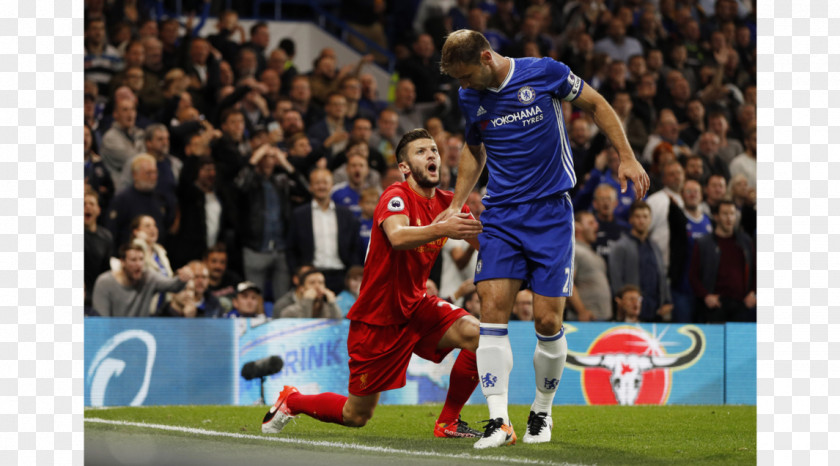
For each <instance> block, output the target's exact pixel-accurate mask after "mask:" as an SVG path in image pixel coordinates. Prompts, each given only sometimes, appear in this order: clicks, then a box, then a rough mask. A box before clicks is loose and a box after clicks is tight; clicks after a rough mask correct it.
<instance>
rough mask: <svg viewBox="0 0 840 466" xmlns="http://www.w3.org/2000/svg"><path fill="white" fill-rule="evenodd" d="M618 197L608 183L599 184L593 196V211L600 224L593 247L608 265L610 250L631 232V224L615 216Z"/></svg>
mask: <svg viewBox="0 0 840 466" xmlns="http://www.w3.org/2000/svg"><path fill="white" fill-rule="evenodd" d="M628 191H629V189H628ZM617 196H618V195H617V191H616V189H615V188H614V187H613V186H612V185H610V184H607V183H602V184H599V185H598V187H597V188H595V194H594V195H593V196H592V211H593V213H594V214H595V220H596V221H597V222H598V231H597V234H596V239H595V243H594V244H593V247H594V248H595V251H596V252H597V253H598V254H599V255H600V256H601V257H603V258H604V260H605V261H606V262H607V263H608V264H609V258H610V249H611V248H612V246H613V244H615V242H616V241H618V240H619V238H621V235H622V234H623V233H629V232H630V224H629V223H627V222H626V221H625V220H623V219H621V218H619V217H618V216H616V215H615V212H616V211H617V210H618V209H617V206H618V197H617ZM631 205H632V202H631ZM628 212H629V210H628Z"/></svg>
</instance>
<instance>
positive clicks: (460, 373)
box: [437, 349, 478, 424]
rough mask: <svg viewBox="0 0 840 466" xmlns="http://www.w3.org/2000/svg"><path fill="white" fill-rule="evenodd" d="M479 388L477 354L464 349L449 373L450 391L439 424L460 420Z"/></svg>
mask: <svg viewBox="0 0 840 466" xmlns="http://www.w3.org/2000/svg"><path fill="white" fill-rule="evenodd" d="M476 386H478V369H477V368H476V364H475V353H473V352H472V351H467V350H464V349H462V350H461V354H459V355H458V359H456V360H455V365H454V366H452V372H450V373H449V391H448V392H446V401H445V402H444V403H443V411H441V412H440V416H439V417H438V420H437V422H438V423H446V424H449V423H452V422H455V421H457V420H458V415H459V414H461V409H462V408H463V407H464V405H465V404H467V400H469V399H470V396H471V395H472V393H473V391H475V387H476Z"/></svg>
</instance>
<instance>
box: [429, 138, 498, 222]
mask: <svg viewBox="0 0 840 466" xmlns="http://www.w3.org/2000/svg"><path fill="white" fill-rule="evenodd" d="M486 161H487V153H486V152H485V151H484V144H480V145H477V146H470V145H466V144H464V147H463V148H462V149H461V160H460V162H458V179H457V181H456V182H455V196H453V197H452V202H451V203H450V204H449V208H447V209H446V210H444V211H443V212H442V213H441V214H440V215H438V217H437V218H436V219H435V222H434V223H437V222H439V221H441V222H442V221H446V220H447V219H449V218H450V217H453V216H455V215H456V214H458V213H460V212H461V209H463V208H464V204H465V203H466V202H467V198H468V197H469V195H470V192H471V191H472V189H473V188H474V187H475V184H476V183H477V182H478V177H479V176H481V170H484V163H485V162H486ZM453 238H454V237H453Z"/></svg>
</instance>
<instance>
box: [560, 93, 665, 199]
mask: <svg viewBox="0 0 840 466" xmlns="http://www.w3.org/2000/svg"><path fill="white" fill-rule="evenodd" d="M572 104H573V105H574V106H576V107H578V108H580V109H582V110H584V111H585V112H588V113H590V114H592V117H593V119H594V120H595V124H596V125H598V128H600V129H601V131H603V132H604V134H606V135H607V137H608V138H609V140H610V142H612V145H613V146H615V148H616V149H617V150H618V155H619V157H620V158H621V163H620V165H619V166H618V181H619V182H620V183H621V192H625V191H626V190H627V180H630V181H632V182H633V188H634V189H635V190H636V198H637V199H642V198H643V197H645V194H647V191H648V188H650V178H648V175H647V173H646V172H645V169H644V168H642V165H641V164H640V163H639V161H638V160H636V156H635V154H633V149H631V148H630V143H629V142H628V141H627V135H626V134H625V133H624V127H622V125H621V121H620V120H619V119H618V115H616V114H615V110H613V108H612V107H611V106H610V104H609V103H607V101H606V99H604V97H603V96H602V95H601V94H599V93H598V91H596V90H595V89H592V87H590V86H589V85H588V84H586V83H583V89H581V92H580V96H578V98H577V99H575V100H573V101H572Z"/></svg>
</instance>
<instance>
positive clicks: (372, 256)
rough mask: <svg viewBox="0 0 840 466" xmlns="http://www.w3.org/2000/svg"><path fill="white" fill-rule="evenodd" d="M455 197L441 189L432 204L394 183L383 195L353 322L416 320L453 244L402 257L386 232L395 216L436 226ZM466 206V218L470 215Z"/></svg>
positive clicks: (412, 251) (408, 251)
mask: <svg viewBox="0 0 840 466" xmlns="http://www.w3.org/2000/svg"><path fill="white" fill-rule="evenodd" d="M452 196H453V193H451V192H447V191H443V190H440V189H435V195H434V196H433V197H431V198H427V197H424V196H422V195H420V194H418V193H416V192H415V191H414V190H413V189H411V187H410V186H409V185H408V182H407V181H403V182H402V183H394V184H392V185H391V186H389V187H388V189H386V190H385V192H384V193H382V196H381V197H380V198H379V204H377V206H376V211H375V212H374V214H373V224H374V226H375V228H373V231H371V234H370V244H369V245H368V251H367V257H366V258H365V271H364V275H363V276H362V287H361V291H360V292H359V299H357V300H356V303H355V304H353V307H352V308H351V309H350V312H348V313H347V318H348V319H351V320H358V321H362V322H365V323H368V324H370V325H396V324H402V323H405V322H407V321H408V319H409V318H411V314H412V313H414V310H415V308H416V307H417V303H418V302H419V301H420V299H421V298H423V296H424V295H425V294H426V280H427V279H428V278H429V273H430V272H431V270H432V266H433V265H434V263H435V260H436V259H437V256H438V254H440V250H441V248H442V247H443V245H444V243H446V240H447V238H446V237H443V238H439V239H437V240H434V241H432V242H429V243H426V244H424V245H422V246H418V247H416V248H414V249H406V250H402V251H398V250H396V249H394V248H393V247H391V242H390V241H388V237H387V236H386V235H385V232H384V231H383V230H382V222H384V221H385V219H387V218H388V217H390V216H392V215H405V216H407V217H408V218H409V222H410V225H411V226H425V225H430V224H431V223H432V221H433V220H434V219H435V218H436V217H437V216H438V214H440V213H441V212H443V211H444V210H446V208H447V207H449V203H450V202H451V201H452ZM469 211H470V210H469V208H467V206H466V205H464V208H463V209H462V212H467V213H469Z"/></svg>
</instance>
